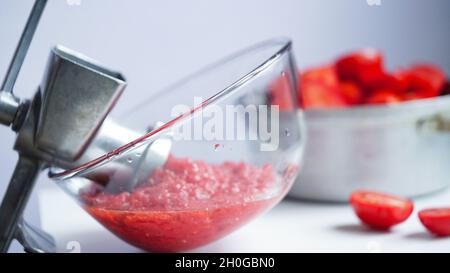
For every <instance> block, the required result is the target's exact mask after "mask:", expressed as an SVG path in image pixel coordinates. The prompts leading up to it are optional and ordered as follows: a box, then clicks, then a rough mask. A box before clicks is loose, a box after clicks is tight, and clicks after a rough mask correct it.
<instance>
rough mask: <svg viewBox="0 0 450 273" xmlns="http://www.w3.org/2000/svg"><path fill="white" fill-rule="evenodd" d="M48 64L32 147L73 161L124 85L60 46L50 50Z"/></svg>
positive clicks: (109, 74) (85, 59)
mask: <svg viewBox="0 0 450 273" xmlns="http://www.w3.org/2000/svg"><path fill="white" fill-rule="evenodd" d="M48 63H49V66H48V70H47V74H46V78H45V79H44V82H43V83H42V85H41V89H40V90H41V92H42V105H41V111H40V116H39V123H38V127H37V131H36V135H35V139H34V144H35V146H36V148H37V149H38V150H40V151H45V152H47V153H50V154H51V155H52V156H53V157H58V158H61V159H65V160H67V161H73V160H76V159H77V158H78V157H80V156H81V154H82V153H83V151H84V150H85V149H86V147H87V145H88V143H89V142H90V140H91V139H92V138H93V137H94V135H95V133H96V131H97V130H98V128H99V127H100V125H101V124H102V122H103V120H104V119H105V118H106V115H107V114H108V113H109V111H110V110H111V109H112V107H113V106H114V104H115V103H116V101H117V99H118V98H119V96H120V95H121V93H122V91H123V90H124V88H125V85H126V83H125V81H124V79H123V77H122V76H121V75H120V74H119V73H117V72H113V71H110V70H108V69H106V68H103V67H101V66H99V65H98V64H96V63H95V62H94V61H93V60H90V59H89V58H87V57H85V56H82V55H81V54H79V53H76V52H74V51H72V50H69V49H67V48H64V47H61V46H58V47H55V48H54V49H53V50H52V54H51V56H50V60H49V62H48Z"/></svg>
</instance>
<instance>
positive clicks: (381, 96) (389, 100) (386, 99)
mask: <svg viewBox="0 0 450 273" xmlns="http://www.w3.org/2000/svg"><path fill="white" fill-rule="evenodd" d="M401 101H402V98H401V97H400V96H399V95H397V93H396V92H395V91H394V90H391V89H381V90H375V91H374V92H373V94H372V95H370V96H369V97H367V98H366V104H395V103H399V102H401Z"/></svg>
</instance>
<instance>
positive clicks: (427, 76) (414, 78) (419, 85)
mask: <svg viewBox="0 0 450 273" xmlns="http://www.w3.org/2000/svg"><path fill="white" fill-rule="evenodd" d="M396 78H397V79H400V81H401V82H402V85H403V86H404V95H405V99H407V100H408V99H422V98H431V97H436V96H438V95H439V94H440V93H441V91H442V89H443V88H444V85H445V74H444V72H443V71H442V70H441V69H440V68H439V67H437V66H434V65H430V64H418V65H414V66H412V67H411V68H410V69H407V70H403V71H399V72H397V73H396Z"/></svg>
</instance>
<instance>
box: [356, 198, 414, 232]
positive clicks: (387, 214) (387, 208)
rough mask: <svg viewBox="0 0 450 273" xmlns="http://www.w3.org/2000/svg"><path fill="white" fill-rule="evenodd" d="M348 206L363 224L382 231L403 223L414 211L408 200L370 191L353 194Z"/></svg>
mask: <svg viewBox="0 0 450 273" xmlns="http://www.w3.org/2000/svg"><path fill="white" fill-rule="evenodd" d="M350 204H351V205H352V206H353V209H354V210H355V213H356V215H357V216H358V217H359V219H361V221H362V222H363V223H365V224H367V225H368V226H370V227H373V228H376V229H382V230H386V229H389V228H390V227H392V226H394V225H397V224H399V223H401V222H403V221H405V220H406V219H408V217H409V216H410V215H411V213H412V211H413V209H414V205H413V203H412V202H411V201H410V200H409V199H406V198H403V197H399V196H395V195H390V194H385V193H379V192H372V191H355V192H353V193H352V194H351V196H350Z"/></svg>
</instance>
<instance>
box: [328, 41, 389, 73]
mask: <svg viewBox="0 0 450 273" xmlns="http://www.w3.org/2000/svg"><path fill="white" fill-rule="evenodd" d="M336 70H337V74H338V76H339V78H340V79H341V80H352V81H360V80H361V77H362V76H363V75H366V74H370V75H372V77H375V76H376V75H377V74H380V73H382V72H383V56H382V55H381V53H380V52H379V51H377V50H375V49H372V48H367V49H362V50H359V51H355V52H353V53H350V54H347V55H344V56H342V57H341V58H339V59H338V60H337V61H336Z"/></svg>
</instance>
